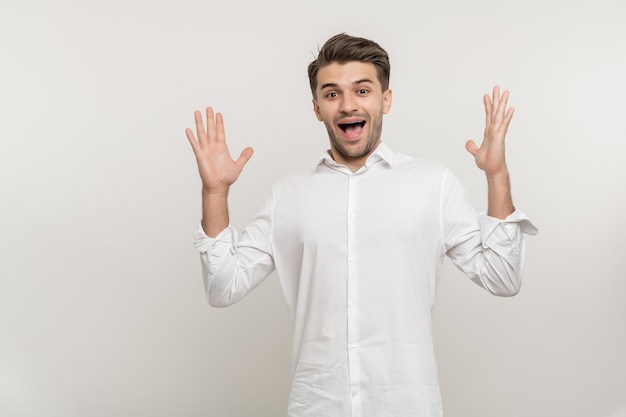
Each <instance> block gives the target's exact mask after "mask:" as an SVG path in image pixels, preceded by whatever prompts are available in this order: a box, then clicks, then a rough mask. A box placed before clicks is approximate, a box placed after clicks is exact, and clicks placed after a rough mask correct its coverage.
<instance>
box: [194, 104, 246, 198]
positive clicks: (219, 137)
mask: <svg viewBox="0 0 626 417" xmlns="http://www.w3.org/2000/svg"><path fill="white" fill-rule="evenodd" d="M194 117H195V120H196V133H197V135H198V139H196V137H195V136H194V134H193V131H192V130H191V129H189V128H187V129H186V130H185V133H186V135H187V139H189V143H190V144H191V147H192V148H193V153H194V154H195V155H196V161H197V162H198V171H200V179H201V180H202V191H203V194H207V193H208V194H212V195H215V194H221V195H226V194H227V193H228V188H229V187H230V185H231V184H232V183H234V182H235V181H236V180H237V178H238V177H239V174H240V173H241V171H242V170H243V167H244V166H245V165H246V163H247V162H248V160H249V159H250V158H251V157H252V153H253V150H252V148H249V147H248V148H246V149H244V150H243V151H242V152H241V155H240V156H239V159H237V160H236V161H235V160H233V159H232V158H231V156H230V152H228V146H226V137H225V134H224V118H223V117H222V114H221V113H217V114H215V115H214V114H213V109H212V108H211V107H207V108H206V119H207V127H206V129H205V127H204V122H203V121H202V113H200V111H199V110H196V111H195V113H194Z"/></svg>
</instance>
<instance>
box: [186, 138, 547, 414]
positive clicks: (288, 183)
mask: <svg viewBox="0 0 626 417" xmlns="http://www.w3.org/2000/svg"><path fill="white" fill-rule="evenodd" d="M523 232H525V233H531V234H534V233H536V229H535V227H534V226H533V225H532V224H531V223H530V221H529V220H528V218H527V217H526V216H525V215H524V214H523V213H521V212H519V211H516V212H515V213H513V214H511V215H510V216H509V217H507V218H506V219H505V220H498V219H494V218H490V217H488V216H486V215H485V214H480V215H479V214H477V213H476V211H475V210H474V208H473V207H472V206H471V205H470V204H469V203H468V200H467V198H466V195H465V192H464V190H463V187H462V186H461V184H460V183H459V181H458V180H457V179H456V178H455V177H454V176H453V175H452V174H451V172H450V171H449V170H448V169H447V168H445V167H444V166H442V165H441V164H438V163H435V162H429V161H423V160H417V159H413V158H410V157H407V156H405V155H401V154H399V153H396V152H394V151H392V150H391V149H390V148H389V147H387V146H386V145H385V144H384V143H381V144H380V145H379V146H378V148H377V149H376V150H375V152H374V153H373V154H372V155H370V157H369V158H368V160H367V162H366V164H365V165H364V166H363V167H362V168H361V169H359V170H358V171H357V172H355V173H352V172H351V171H350V170H349V169H348V168H347V167H345V166H343V165H339V164H337V163H335V162H334V161H333V160H332V158H331V157H330V156H329V155H328V154H325V155H324V156H323V157H322V158H320V159H319V161H318V163H317V164H316V165H315V166H314V167H313V168H312V169H310V170H309V171H307V172H305V173H301V174H296V175H292V176H289V177H287V178H285V179H283V180H282V181H280V182H278V183H277V184H276V185H275V186H274V187H273V189H272V191H271V194H270V196H269V198H268V200H267V202H266V204H265V206H264V207H263V209H262V210H261V211H260V213H259V214H258V215H257V216H256V217H255V218H254V219H253V221H252V222H251V224H250V225H249V226H247V227H246V228H245V229H244V230H243V233H242V234H241V237H240V238H238V234H237V232H236V231H235V230H234V229H233V228H231V227H228V228H227V229H225V230H224V231H222V232H221V233H220V234H219V235H218V236H217V237H216V238H215V239H211V238H209V237H208V236H206V235H205V234H204V232H203V231H202V228H199V230H198V231H197V233H196V235H195V246H196V248H197V249H198V250H199V251H200V253H201V258H202V265H203V277H204V283H205V287H206V291H207V298H208V300H209V303H210V304H211V305H213V306H220V307H221V306H228V305H230V304H233V303H235V302H237V301H239V300H240V299H241V298H242V297H244V296H245V295H246V294H248V293H249V292H250V291H251V290H252V289H254V288H255V287H256V286H257V285H259V284H260V283H261V281H263V280H264V279H265V278H266V277H267V276H268V275H269V274H270V273H271V272H273V271H274V270H276V272H277V275H278V279H279V280H280V285H281V287H282V291H283V294H284V297H285V300H286V302H287V306H288V308H289V311H290V313H291V317H292V320H293V334H294V339H293V353H292V381H293V382H292V391H291V396H290V400H289V406H288V415H289V416H290V417H347V416H350V417H385V416H389V417H405V416H406V417H409V416H410V417H418V416H419V417H427V416H428V417H435V416H441V415H442V406H441V396H440V392H439V385H438V381H437V371H436V365H435V357H434V354H433V345H432V333H431V310H432V307H433V301H434V299H435V290H436V287H437V280H438V276H439V273H440V271H441V267H442V262H443V257H444V255H448V256H449V257H450V258H451V260H452V262H453V263H454V264H455V265H456V266H458V267H459V268H460V269H461V270H462V271H463V272H464V273H465V274H467V276H469V278H470V279H472V280H473V281H474V282H476V283H477V284H478V285H480V286H481V287H483V288H485V289H486V290H487V291H489V292H491V293H493V294H496V295H501V296H509V295H514V294H516V293H517V292H518V290H519V288H520V284H521V276H522V266H523V260H524V245H523Z"/></svg>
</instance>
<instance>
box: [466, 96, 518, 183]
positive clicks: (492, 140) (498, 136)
mask: <svg viewBox="0 0 626 417" xmlns="http://www.w3.org/2000/svg"><path fill="white" fill-rule="evenodd" d="M508 99H509V92H508V91H504V92H503V93H502V95H500V87H498V86H495V87H494V88H493V94H492V97H489V94H485V95H484V96H483V101H484V103H485V115H486V121H485V134H484V137H483V142H482V143H481V145H480V147H478V146H477V145H476V143H475V142H474V141H473V140H468V141H467V142H466V143H465V148H466V149H467V150H468V151H469V153H471V154H472V155H473V156H474V159H475V161H476V165H477V166H478V168H480V169H482V170H483V171H485V173H486V174H487V175H488V176H494V175H496V176H497V175H500V174H507V175H508V172H507V167H506V162H505V158H504V138H505V136H506V132H507V129H508V128H509V123H510V122H511V118H512V117H513V112H514V110H515V109H514V108H513V107H510V108H509V109H507V108H506V104H507V101H508Z"/></svg>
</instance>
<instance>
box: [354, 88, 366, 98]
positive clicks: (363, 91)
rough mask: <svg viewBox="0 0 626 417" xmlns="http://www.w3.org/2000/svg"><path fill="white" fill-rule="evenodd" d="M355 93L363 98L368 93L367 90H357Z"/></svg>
mask: <svg viewBox="0 0 626 417" xmlns="http://www.w3.org/2000/svg"><path fill="white" fill-rule="evenodd" d="M356 92H357V94H359V95H361V96H364V95H365V94H367V93H369V90H368V89H367V88H359V89H358V90H357V91H356Z"/></svg>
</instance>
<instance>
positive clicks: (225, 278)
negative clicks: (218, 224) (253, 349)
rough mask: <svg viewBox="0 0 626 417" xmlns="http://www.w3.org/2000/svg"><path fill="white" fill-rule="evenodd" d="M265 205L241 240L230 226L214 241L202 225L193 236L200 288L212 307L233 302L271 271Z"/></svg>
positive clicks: (224, 305)
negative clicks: (200, 270)
mask: <svg viewBox="0 0 626 417" xmlns="http://www.w3.org/2000/svg"><path fill="white" fill-rule="evenodd" d="M269 205H270V202H268V204H266V207H265V208H264V209H263V210H262V211H261V212H260V213H259V214H258V215H257V216H256V217H255V218H254V219H253V221H252V222H251V223H250V225H249V226H247V227H246V228H245V229H244V230H243V232H242V234H241V239H239V236H238V233H237V230H235V229H234V228H233V227H231V226H228V227H227V228H226V229H224V230H223V231H222V232H220V233H219V234H218V235H217V236H216V237H215V238H210V237H209V236H207V235H206V234H205V233H204V230H203V229H202V226H199V227H198V229H197V230H196V232H195V233H194V246H195V247H196V249H197V250H198V251H199V252H200V260H201V263H202V278H203V281H204V288H205V291H206V296H207V300H208V301H209V304H211V305H212V306H214V307H226V306H229V305H232V304H234V303H236V302H237V301H239V300H241V299H242V298H243V297H245V296H246V295H247V294H248V293H250V291H252V290H253V289H254V288H256V287H257V286H258V285H259V284H260V283H261V282H262V281H263V280H264V279H265V278H267V277H268V276H269V275H270V274H271V273H272V272H273V271H274V262H273V258H272V251H271V242H270V241H271V237H270V236H271V220H270V219H271V216H270V212H269V208H270V207H269Z"/></svg>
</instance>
